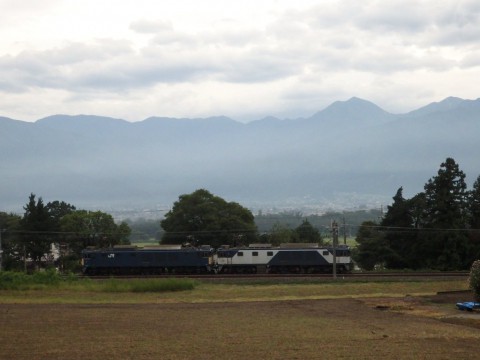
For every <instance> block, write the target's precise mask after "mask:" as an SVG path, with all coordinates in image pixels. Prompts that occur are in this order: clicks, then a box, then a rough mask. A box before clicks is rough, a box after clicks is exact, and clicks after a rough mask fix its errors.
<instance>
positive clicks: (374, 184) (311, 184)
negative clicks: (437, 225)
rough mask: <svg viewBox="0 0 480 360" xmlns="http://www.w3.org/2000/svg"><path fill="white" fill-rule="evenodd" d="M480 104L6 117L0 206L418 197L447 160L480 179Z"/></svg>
mask: <svg viewBox="0 0 480 360" xmlns="http://www.w3.org/2000/svg"><path fill="white" fill-rule="evenodd" d="M479 137H480V99H477V100H464V99H460V98H455V97H449V98H446V99H445V100H443V101H441V102H438V103H432V104H428V105H426V106H424V107H421V108H419V109H417V110H414V111H411V112H409V113H405V114H391V113H389V112H387V111H385V110H383V109H381V108H380V107H379V106H377V105H375V104H373V103H372V102H369V101H366V100H362V99H359V98H351V99H349V100H347V101H337V102H334V103H333V104H331V105H330V106H328V107H327V108H325V109H324V110H322V111H319V112H317V113H315V114H313V115H312V116H311V117H308V118H299V119H277V118H274V117H267V118H264V119H261V120H257V121H252V122H250V123H246V124H245V123H240V122H237V121H234V120H232V119H230V118H227V117H221V116H220V117H210V118H196V119H188V118H183V119H174V118H165V117H151V118H148V119H145V120H143V121H140V122H128V121H125V120H122V119H114V118H108V117H100V116H93V115H76V116H69V115H53V116H49V117H46V118H43V119H39V120H37V121H35V122H25V121H20V120H14V119H10V118H6V117H0V154H1V155H0V158H1V161H0V174H1V176H0V200H1V201H0V210H3V211H17V212H18V211H21V208H22V206H23V205H25V203H26V202H27V200H28V195H29V194H30V193H34V194H36V195H37V196H42V197H43V199H44V200H45V201H46V202H48V201H53V200H63V201H66V202H69V203H71V204H73V205H75V206H77V208H86V209H88V208H95V209H97V208H100V209H131V208H137V209H140V208H149V209H154V208H168V207H171V206H172V203H173V202H174V201H175V200H177V199H178V196H179V195H181V194H186V193H191V192H193V191H194V190H196V189H199V188H205V189H207V190H209V191H211V192H212V193H214V194H216V195H219V196H221V197H223V198H225V199H226V200H228V201H236V202H239V203H240V204H242V205H244V206H246V207H249V208H251V209H265V210H266V209H271V208H272V207H276V208H278V209H286V208H296V209H301V208H304V209H305V208H311V209H321V208H323V209H325V208H332V207H337V208H338V207H343V208H344V209H346V208H349V209H350V208H355V207H361V206H377V205H378V206H379V204H389V203H390V201H391V197H392V196H393V195H394V194H395V192H396V191H397V189H398V188H399V187H400V186H403V188H404V195H405V196H407V197H410V196H413V195H415V194H416V193H418V192H420V191H422V190H423V186H424V184H425V183H426V182H427V181H428V179H430V178H431V177H432V176H435V175H436V173H437V171H438V169H439V167H440V164H441V163H442V162H443V161H445V159H446V158H447V157H452V158H454V159H455V161H456V162H457V163H458V164H459V166H460V169H461V170H463V171H464V172H465V173H466V174H467V181H468V182H469V185H470V186H471V183H473V181H474V180H475V179H476V178H477V177H478V176H479V175H480V162H479V155H480V141H479Z"/></svg>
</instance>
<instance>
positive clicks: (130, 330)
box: [0, 281, 480, 360]
mask: <svg viewBox="0 0 480 360" xmlns="http://www.w3.org/2000/svg"><path fill="white" fill-rule="evenodd" d="M379 287H381V288H383V294H380V293H379ZM462 287H463V288H465V285H464V282H455V281H452V282H431V283H428V284H425V286H423V287H422V286H421V283H410V284H408V283H407V284H403V283H397V284H391V283H383V284H372V285H371V286H370V287H369V285H368V284H350V285H349V284H343V285H338V286H336V285H328V284H310V285H265V286H258V285H241V286H237V287H235V286H233V285H213V284H204V285H200V286H199V287H198V288H197V289H195V290H192V291H187V292H182V293H175V294H118V293H117V294H108V295H99V294H94V293H76V294H75V293H71V292H69V291H65V292H63V293H57V294H56V295H54V294H53V292H51V290H49V291H43V290H42V291H30V292H19V291H17V292H15V291H1V292H0V334H1V335H0V359H73V360H75V359H138V360H142V359H221V358H227V359H229V360H235V359H478V357H479V354H480V329H479V328H480V314H477V313H473V314H470V313H468V314H467V313H463V312H459V311H458V310H456V309H455V306H454V305H455V302H456V301H460V300H465V301H467V300H471V299H470V297H471V296H470V295H469V294H468V293H463V294H453V295H442V296H439V295H433V294H434V293H435V288H438V289H439V291H440V290H442V291H444V290H446V288H450V289H452V290H459V288H462ZM368 289H370V290H368ZM416 290H418V291H416ZM420 290H423V291H420ZM356 291H358V292H360V294H359V295H356V294H355V292H356ZM402 291H403V295H402V294H401V292H402ZM216 293H217V294H219V295H218V296H217V297H215V296H214V294H216ZM328 293H330V297H329V296H328ZM427 293H428V294H427ZM406 294H410V295H406ZM55 296H56V297H55ZM103 296H107V297H103ZM88 297H90V302H88V301H85V300H87V299H88ZM108 297H110V300H109V298H108ZM209 297H210V298H209Z"/></svg>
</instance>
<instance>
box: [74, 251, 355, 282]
mask: <svg viewBox="0 0 480 360" xmlns="http://www.w3.org/2000/svg"><path fill="white" fill-rule="evenodd" d="M335 253H336V259H335V260H336V261H335V263H336V269H337V272H339V273H340V272H349V271H350V270H352V268H353V265H352V259H351V256H350V249H349V247H348V246H345V245H343V246H338V247H336V249H335ZM333 263H334V256H333V247H331V246H327V247H322V246H320V245H318V244H282V245H281V246H280V247H272V246H271V245H270V244H251V245H249V246H245V247H229V246H222V247H220V248H218V249H214V248H212V247H211V246H209V245H204V246H200V247H192V246H180V245H178V246H177V245H171V246H155V247H143V248H139V247H136V246H117V247H113V248H109V249H93V248H87V249H85V250H83V251H82V271H83V273H84V274H85V275H150V274H152V275H153V274H256V273H280V274H311V273H328V272H332V271H333Z"/></svg>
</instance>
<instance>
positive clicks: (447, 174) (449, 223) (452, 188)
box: [421, 158, 470, 270]
mask: <svg viewBox="0 0 480 360" xmlns="http://www.w3.org/2000/svg"><path fill="white" fill-rule="evenodd" d="M424 189H425V227H426V228H428V229H430V231H425V232H423V235H422V237H421V238H422V241H423V242H424V243H423V245H424V246H428V249H426V250H428V252H425V253H424V254H423V255H424V256H425V259H426V260H427V261H426V262H427V263H426V265H427V266H428V267H432V268H439V269H445V270H446V269H459V268H468V267H469V266H470V264H467V262H466V259H467V253H468V250H469V249H468V247H469V246H468V237H467V233H466V232H465V231H464V229H465V226H466V223H467V222H466V221H467V211H466V209H467V190H466V189H467V185H466V183H465V174H464V173H463V171H461V170H460V169H459V166H458V164H457V163H456V162H455V160H453V159H452V158H447V159H446V161H445V162H444V163H442V164H441V165H440V169H439V170H438V174H437V176H435V177H433V178H432V179H430V180H429V181H428V182H427V183H426V184H425V187H424Z"/></svg>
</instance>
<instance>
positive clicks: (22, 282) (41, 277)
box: [0, 270, 62, 290]
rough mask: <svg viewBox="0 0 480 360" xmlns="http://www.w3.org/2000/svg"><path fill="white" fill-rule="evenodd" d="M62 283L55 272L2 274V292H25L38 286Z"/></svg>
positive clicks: (9, 272) (0, 286)
mask: <svg viewBox="0 0 480 360" xmlns="http://www.w3.org/2000/svg"><path fill="white" fill-rule="evenodd" d="M61 281H62V279H61V277H60V276H59V275H58V274H57V272H56V271H55V270H47V271H39V272H36V273H34V274H33V275H28V274H25V273H23V272H14V271H2V272H0V289H1V290H25V289H31V288H35V287H38V286H58V285H59V284H60V282H61Z"/></svg>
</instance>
